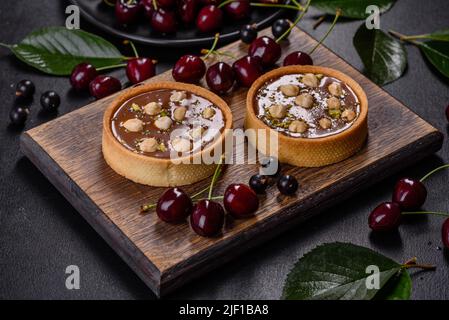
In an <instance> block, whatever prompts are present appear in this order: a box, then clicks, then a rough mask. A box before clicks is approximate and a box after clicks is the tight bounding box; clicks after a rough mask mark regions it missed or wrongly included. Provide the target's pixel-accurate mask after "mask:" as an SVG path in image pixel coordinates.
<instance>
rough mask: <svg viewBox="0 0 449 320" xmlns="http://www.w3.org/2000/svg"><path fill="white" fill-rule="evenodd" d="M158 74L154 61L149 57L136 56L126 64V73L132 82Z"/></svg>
mask: <svg viewBox="0 0 449 320" xmlns="http://www.w3.org/2000/svg"><path fill="white" fill-rule="evenodd" d="M155 74H156V66H155V64H154V61H153V60H152V59H149V58H134V59H131V60H128V63H127V64H126V75H127V76H128V79H129V81H131V83H132V84H136V83H139V82H142V81H145V80H147V79H149V78H151V77H153V76H154V75H155Z"/></svg>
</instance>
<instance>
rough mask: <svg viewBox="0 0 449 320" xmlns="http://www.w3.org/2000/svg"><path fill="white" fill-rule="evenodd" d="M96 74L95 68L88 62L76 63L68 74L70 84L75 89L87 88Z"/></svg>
mask: <svg viewBox="0 0 449 320" xmlns="http://www.w3.org/2000/svg"><path fill="white" fill-rule="evenodd" d="M97 76H98V72H97V69H95V67H94V66H93V65H91V64H89V63H80V64H79V65H77V66H76V67H75V68H74V69H73V71H72V75H71V76H70V84H71V85H72V87H73V88H74V89H75V90H78V91H81V90H87V89H89V84H90V83H91V82H92V80H94V79H95V78H96V77H97Z"/></svg>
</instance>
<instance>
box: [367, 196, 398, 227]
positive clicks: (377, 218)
mask: <svg viewBox="0 0 449 320" xmlns="http://www.w3.org/2000/svg"><path fill="white" fill-rule="evenodd" d="M400 223H401V207H400V206H399V205H398V204H397V203H394V202H384V203H382V204H380V205H379V206H378V207H377V208H376V209H374V210H373V211H372V212H371V214H370V215H369V218H368V225H369V227H370V228H371V229H372V230H373V231H390V230H393V229H396V228H397V227H398V226H399V224H400Z"/></svg>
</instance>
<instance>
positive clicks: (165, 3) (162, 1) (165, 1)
mask: <svg viewBox="0 0 449 320" xmlns="http://www.w3.org/2000/svg"><path fill="white" fill-rule="evenodd" d="M156 2H157V6H158V7H162V8H173V7H174V6H175V4H176V0H156Z"/></svg>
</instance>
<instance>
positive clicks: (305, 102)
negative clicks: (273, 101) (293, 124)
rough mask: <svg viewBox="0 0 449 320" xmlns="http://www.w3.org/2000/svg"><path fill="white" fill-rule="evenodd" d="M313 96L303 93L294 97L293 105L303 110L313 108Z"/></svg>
mask: <svg viewBox="0 0 449 320" xmlns="http://www.w3.org/2000/svg"><path fill="white" fill-rule="evenodd" d="M313 100H314V99H313V96H312V95H310V94H308V93H303V94H301V95H299V96H297V97H296V99H295V103H296V104H297V105H298V106H300V107H303V108H306V109H310V108H312V106H313Z"/></svg>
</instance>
